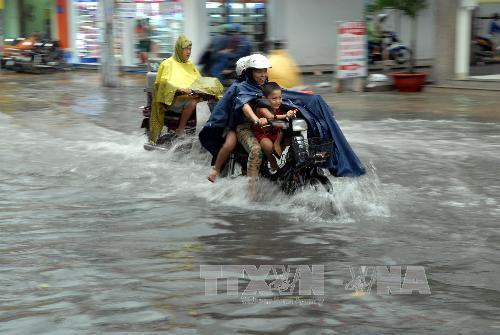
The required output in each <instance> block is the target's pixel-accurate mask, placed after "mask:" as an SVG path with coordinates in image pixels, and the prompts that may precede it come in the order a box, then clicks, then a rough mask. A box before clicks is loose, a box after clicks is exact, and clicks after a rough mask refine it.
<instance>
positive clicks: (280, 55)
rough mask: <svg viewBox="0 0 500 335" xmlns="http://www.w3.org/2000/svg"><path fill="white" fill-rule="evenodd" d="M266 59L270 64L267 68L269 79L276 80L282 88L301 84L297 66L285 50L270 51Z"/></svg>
mask: <svg viewBox="0 0 500 335" xmlns="http://www.w3.org/2000/svg"><path fill="white" fill-rule="evenodd" d="M268 59H269V63H271V66H272V68H270V69H268V70H267V74H268V78H269V81H274V82H277V83H278V84H279V85H280V86H281V87H283V88H292V87H295V86H299V85H302V75H301V74H300V70H299V67H298V66H297V64H296V63H295V62H294V60H293V59H292V57H290V55H289V54H288V53H287V52H286V51H285V50H282V49H277V50H273V51H271V53H270V54H269V57H268Z"/></svg>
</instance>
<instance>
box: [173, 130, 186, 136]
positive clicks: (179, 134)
mask: <svg viewBox="0 0 500 335" xmlns="http://www.w3.org/2000/svg"><path fill="white" fill-rule="evenodd" d="M175 135H177V137H184V136H186V132H185V131H184V128H177V129H176V130H175Z"/></svg>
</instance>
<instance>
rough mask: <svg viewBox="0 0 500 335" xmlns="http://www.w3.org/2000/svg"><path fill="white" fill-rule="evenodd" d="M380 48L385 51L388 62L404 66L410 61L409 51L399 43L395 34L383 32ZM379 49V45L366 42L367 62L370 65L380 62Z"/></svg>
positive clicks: (380, 51) (380, 53)
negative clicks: (387, 55)
mask: <svg viewBox="0 0 500 335" xmlns="http://www.w3.org/2000/svg"><path fill="white" fill-rule="evenodd" d="M382 46H383V47H385V48H386V49H387V51H388V54H389V59H390V60H393V61H395V62H396V63H398V64H405V63H407V62H409V61H410V56H411V51H410V49H409V48H408V47H406V46H405V45H404V44H402V43H401V40H400V39H399V37H398V35H397V34H396V33H395V32H392V31H386V32H384V38H383V42H382ZM377 49H378V51H377ZM380 49H381V46H380V45H378V44H376V43H372V42H368V60H369V63H370V64H373V63H374V62H376V61H381V60H382V50H380Z"/></svg>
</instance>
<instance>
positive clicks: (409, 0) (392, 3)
mask: <svg viewBox="0 0 500 335" xmlns="http://www.w3.org/2000/svg"><path fill="white" fill-rule="evenodd" d="M426 7H427V0H375V1H374V2H373V3H372V4H371V5H369V6H368V12H369V13H374V12H380V11H382V10H383V9H385V8H393V9H397V10H399V11H401V12H402V13H403V14H405V15H407V16H409V17H411V18H416V17H417V16H418V14H419V12H420V11H422V10H424V9H425V8H426Z"/></svg>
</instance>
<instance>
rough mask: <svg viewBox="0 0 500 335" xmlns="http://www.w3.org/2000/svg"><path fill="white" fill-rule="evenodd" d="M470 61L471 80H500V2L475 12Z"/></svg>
mask: <svg viewBox="0 0 500 335" xmlns="http://www.w3.org/2000/svg"><path fill="white" fill-rule="evenodd" d="M470 60H471V65H470V71H469V76H470V78H472V79H483V80H500V1H499V2H498V3H488V4H486V3H484V4H480V5H479V6H478V7H477V8H476V9H475V10H474V11H473V13H472V29H471V56H470Z"/></svg>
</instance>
